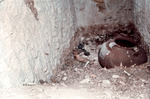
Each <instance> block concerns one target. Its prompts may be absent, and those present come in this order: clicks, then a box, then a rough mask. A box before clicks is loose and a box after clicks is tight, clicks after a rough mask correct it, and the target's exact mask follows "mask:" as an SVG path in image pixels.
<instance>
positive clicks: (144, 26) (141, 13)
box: [133, 0, 150, 53]
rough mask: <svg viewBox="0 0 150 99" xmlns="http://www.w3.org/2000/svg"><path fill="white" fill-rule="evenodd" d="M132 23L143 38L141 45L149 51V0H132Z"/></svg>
mask: <svg viewBox="0 0 150 99" xmlns="http://www.w3.org/2000/svg"><path fill="white" fill-rule="evenodd" d="M133 7H134V8H133V16H134V18H133V19H134V24H135V26H136V28H137V29H138V31H139V32H140V33H141V36H142V38H143V45H144V47H145V49H146V50H147V52H148V53H149V52H150V18H149V17H150V0H133Z"/></svg>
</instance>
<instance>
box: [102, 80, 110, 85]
mask: <svg viewBox="0 0 150 99" xmlns="http://www.w3.org/2000/svg"><path fill="white" fill-rule="evenodd" d="M102 83H104V84H110V81H109V80H103V81H102Z"/></svg>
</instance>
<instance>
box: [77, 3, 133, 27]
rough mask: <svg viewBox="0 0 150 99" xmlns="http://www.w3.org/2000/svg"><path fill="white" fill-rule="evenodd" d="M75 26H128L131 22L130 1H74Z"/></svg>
mask: <svg viewBox="0 0 150 99" xmlns="http://www.w3.org/2000/svg"><path fill="white" fill-rule="evenodd" d="M74 5H75V12H76V19H77V21H76V24H77V26H78V27H80V26H91V25H95V24H128V23H129V22H133V16H132V10H131V9H132V4H131V1H130V0H122V1H120V0H88V1H87V0H74Z"/></svg>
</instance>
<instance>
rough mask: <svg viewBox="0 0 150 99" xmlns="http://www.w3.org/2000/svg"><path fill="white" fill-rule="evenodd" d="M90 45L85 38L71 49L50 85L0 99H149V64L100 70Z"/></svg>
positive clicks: (10, 91) (9, 91)
mask: <svg viewBox="0 0 150 99" xmlns="http://www.w3.org/2000/svg"><path fill="white" fill-rule="evenodd" d="M82 39H83V40H82V41H84V38H82ZM95 39H99V37H95ZM94 43H95V42H92V41H91V39H90V38H86V43H84V44H83V42H81V43H80V44H79V45H78V46H77V47H76V48H75V49H73V51H72V52H70V53H69V55H68V56H67V58H66V60H65V64H64V65H63V68H62V69H61V71H58V72H57V73H56V74H55V75H54V76H53V77H52V78H51V81H52V82H51V83H49V84H48V83H44V82H43V83H42V81H41V83H42V84H41V85H34V84H33V85H26V86H23V87H17V88H3V89H0V99H150V70H149V67H150V64H149V62H147V63H145V64H143V65H140V66H136V67H130V68H125V67H116V68H112V69H106V68H101V66H100V65H99V63H98V58H97V52H98V50H99V48H100V47H101V45H96V44H94ZM83 48H84V50H83ZM80 49H82V51H81V50H80Z"/></svg>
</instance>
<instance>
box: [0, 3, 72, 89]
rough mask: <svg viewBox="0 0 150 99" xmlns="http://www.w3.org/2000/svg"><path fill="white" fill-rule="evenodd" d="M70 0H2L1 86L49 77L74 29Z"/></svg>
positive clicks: (44, 79)
mask: <svg viewBox="0 0 150 99" xmlns="http://www.w3.org/2000/svg"><path fill="white" fill-rule="evenodd" d="M71 4H72V2H71V1H70V0H35V1H34V7H35V8H36V9H37V11H38V16H37V17H38V19H39V20H36V19H35V17H34V15H33V13H32V12H31V10H30V8H29V7H27V6H26V4H25V2H24V1H23V0H1V1H0V87H2V86H5V87H10V86H16V85H22V84H27V83H38V81H39V80H40V79H42V80H43V81H50V77H51V75H52V69H53V68H56V66H57V64H58V63H59V59H60V57H61V54H62V51H63V50H64V49H65V48H67V47H68V46H69V41H70V38H71V37H72V36H73V33H74V32H75V25H74V16H73V12H72V11H73V10H72V9H71V7H72V6H71Z"/></svg>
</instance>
